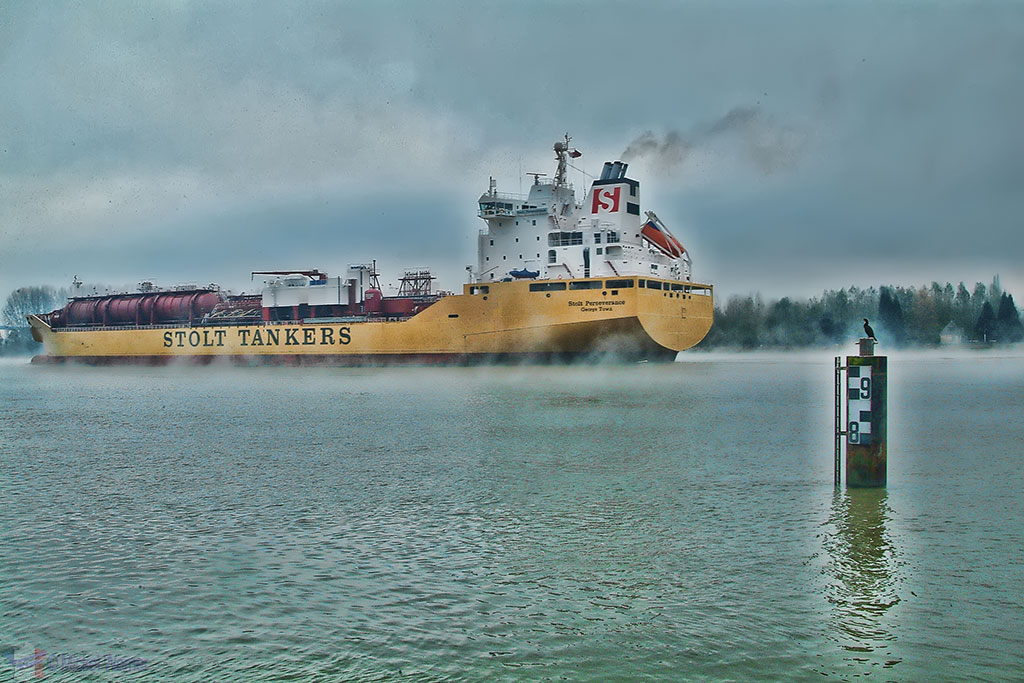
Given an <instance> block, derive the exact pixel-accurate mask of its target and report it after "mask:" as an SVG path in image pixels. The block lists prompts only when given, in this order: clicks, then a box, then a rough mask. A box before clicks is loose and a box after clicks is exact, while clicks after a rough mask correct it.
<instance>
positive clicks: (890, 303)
mask: <svg viewBox="0 0 1024 683" xmlns="http://www.w3.org/2000/svg"><path fill="white" fill-rule="evenodd" d="M878 318H879V320H881V322H882V327H883V329H884V330H885V331H886V332H888V333H889V335H890V336H891V337H892V341H893V343H894V344H895V345H896V346H903V344H904V343H906V341H907V326H906V323H905V322H904V320H903V307H902V306H900V302H899V299H897V298H896V297H894V296H893V292H892V289H891V288H889V287H882V293H881V294H880V295H879V297H878Z"/></svg>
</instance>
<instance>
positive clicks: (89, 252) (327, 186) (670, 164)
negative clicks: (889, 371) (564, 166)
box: [0, 0, 1024, 303]
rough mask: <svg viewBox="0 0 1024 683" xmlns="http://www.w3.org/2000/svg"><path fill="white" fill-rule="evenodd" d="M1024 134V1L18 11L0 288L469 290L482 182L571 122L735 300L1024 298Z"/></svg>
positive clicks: (5, 25) (4, 32) (0, 196)
mask: <svg viewBox="0 0 1024 683" xmlns="http://www.w3.org/2000/svg"><path fill="white" fill-rule="evenodd" d="M1022 126H1024V3H994V2H989V3H975V2H955V3H950V2H921V3H912V2H900V3H892V2H859V1H858V2H853V1H851V2H846V3H831V2H821V1H820V0H813V1H807V2H787V3H757V4H755V3H737V2H718V1H716V2H706V3H696V2H639V3H622V2H615V3H611V2H579V3H571V2H563V3H557V2H515V3H509V2H504V3H497V2H485V3H481V2H469V1H467V2H454V3H452V2H429V3H420V2H416V3H414V2H407V3H397V2H396V3H388V2H373V3H370V2H362V3H341V2H323V3H320V2H287V3H251V2H246V3H231V2H214V3H208V2H189V1H187V0H179V1H175V2H166V3H158V2H145V3H139V2H124V3H116V2H89V3H71V2H66V3H56V2H54V3H46V2H34V1H24V2H17V1H12V0H8V1H7V2H3V3H0V296H6V293H7V292H8V291H10V290H11V289H14V288H15V287H18V286H21V285H29V284H54V285H63V284H68V283H70V281H71V279H72V277H73V276H74V275H78V276H79V277H80V278H82V279H84V280H86V281H88V282H105V283H109V284H113V285H122V284H130V283H136V282H138V281H139V280H140V279H146V278H155V279H156V280H157V281H158V282H159V283H160V284H164V285H172V284H177V283H182V282H196V283H201V284H205V283H208V282H220V283H222V284H224V285H225V286H229V287H233V288H235V289H236V290H237V289H242V288H245V287H247V286H250V285H249V271H250V270H254V269H278V268H299V267H319V268H323V269H327V270H329V271H331V272H337V271H339V270H341V269H343V268H344V266H345V265H346V264H348V263H354V262H361V261H367V260H370V259H373V258H376V259H377V260H378V263H379V265H380V266H381V268H382V269H383V271H384V276H385V277H384V281H385V282H393V281H395V279H396V276H397V275H398V273H399V271H400V270H401V269H402V268H404V267H411V266H430V267H432V268H434V270H435V272H437V273H438V274H440V275H441V276H442V280H441V285H442V286H443V287H445V288H450V289H457V288H458V287H459V286H460V285H461V283H462V281H463V277H464V275H465V271H464V267H465V265H466V264H469V263H474V262H475V245H476V242H475V235H476V232H477V231H478V230H479V229H480V228H481V227H482V226H483V223H482V221H480V219H478V218H477V217H476V215H475V208H476V206H475V202H476V198H477V197H478V196H479V194H480V193H481V192H483V191H485V190H486V189H487V178H488V176H489V175H493V176H495V177H496V178H497V179H498V183H499V185H498V186H499V190H501V189H504V190H506V191H511V192H516V191H519V189H520V187H521V181H520V172H523V173H525V172H527V171H541V172H548V173H551V172H553V166H554V159H553V155H552V153H551V145H552V143H554V142H555V141H556V140H557V139H559V138H560V136H561V135H562V134H564V133H565V132H566V131H568V132H569V133H570V134H571V135H572V136H573V143H574V145H576V146H577V147H579V149H580V150H581V151H582V152H583V157H581V158H580V159H578V160H577V162H576V163H577V165H578V166H580V168H582V169H584V170H586V171H588V172H589V173H591V174H597V173H598V172H599V171H600V168H601V164H602V162H603V161H605V160H607V159H613V158H620V157H622V156H623V155H624V154H625V156H627V157H628V159H629V161H630V163H631V166H630V174H629V175H630V176H631V177H634V178H636V179H637V180H639V181H640V182H641V193H642V196H641V200H642V203H643V208H644V209H651V210H654V211H656V212H657V213H658V215H659V216H660V217H661V218H662V220H663V221H664V222H665V223H667V224H668V225H669V226H670V227H671V228H672V229H673V230H674V231H675V232H676V233H677V235H678V236H679V237H680V238H681V240H682V241H683V243H684V245H686V246H687V247H688V249H689V250H690V252H691V254H692V255H693V260H694V270H695V279H698V280H704V281H710V282H712V283H713V284H715V285H716V287H717V288H718V292H719V294H720V295H723V296H725V295H729V294H740V293H747V292H752V291H761V292H763V293H764V294H766V295H768V296H772V297H774V296H782V295H787V294H788V295H796V296H810V295H814V294H817V293H820V291H821V290H822V289H825V288H838V287H842V286H848V285H851V284H856V285H859V286H869V285H873V284H874V285H877V284H884V283H896V284H906V285H910V284H921V283H924V282H930V281H931V280H940V281H946V280H952V281H954V282H958V281H960V280H965V281H967V283H968V285H969V286H970V285H971V284H972V283H973V282H974V281H976V280H983V281H985V282H988V281H989V280H990V279H991V277H992V275H993V274H996V273H999V274H1000V275H1001V277H1002V280H1003V284H1004V286H1005V287H1006V288H1008V289H1009V290H1010V291H1012V292H1015V293H1017V296H1018V298H1022V297H1024V268H1022V261H1024V131H1022ZM583 179H584V176H582V174H580V173H579V172H576V171H573V172H572V173H571V174H570V180H572V181H573V182H574V183H576V185H577V187H578V188H579V187H580V186H581V183H582V182H583ZM525 182H528V181H523V184H525ZM1022 303H1024V302H1022Z"/></svg>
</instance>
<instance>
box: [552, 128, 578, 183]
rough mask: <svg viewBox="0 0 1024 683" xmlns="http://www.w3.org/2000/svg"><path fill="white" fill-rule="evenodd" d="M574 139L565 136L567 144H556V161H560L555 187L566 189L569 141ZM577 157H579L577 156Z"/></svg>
mask: <svg viewBox="0 0 1024 683" xmlns="http://www.w3.org/2000/svg"><path fill="white" fill-rule="evenodd" d="M570 140H572V138H570V137H569V134H568V133H566V134H565V142H562V141H559V142H556V143H555V159H557V160H558V169H557V170H556V171H555V187H565V168H566V166H567V165H568V163H569V141H570ZM575 156H578V154H577V155H575Z"/></svg>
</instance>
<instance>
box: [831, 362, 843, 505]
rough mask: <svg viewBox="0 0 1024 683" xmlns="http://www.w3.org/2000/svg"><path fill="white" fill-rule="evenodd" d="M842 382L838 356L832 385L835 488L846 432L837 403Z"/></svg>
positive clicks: (839, 405)
mask: <svg viewBox="0 0 1024 683" xmlns="http://www.w3.org/2000/svg"><path fill="white" fill-rule="evenodd" d="M842 382H843V366H842V365H840V364H839V356H836V372H835V377H834V382H833V384H834V385H835V399H836V424H835V446H836V454H835V463H834V464H833V472H832V478H833V483H834V484H835V486H836V488H838V487H839V472H840V469H841V468H840V463H841V462H842V457H843V456H842V451H843V441H842V438H843V435H844V434H846V432H844V431H843V415H842V410H843V409H842V404H841V403H840V401H839V397H840V396H841V393H840V392H841V390H842Z"/></svg>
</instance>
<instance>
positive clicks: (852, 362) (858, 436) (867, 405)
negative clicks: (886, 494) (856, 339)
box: [836, 339, 888, 488]
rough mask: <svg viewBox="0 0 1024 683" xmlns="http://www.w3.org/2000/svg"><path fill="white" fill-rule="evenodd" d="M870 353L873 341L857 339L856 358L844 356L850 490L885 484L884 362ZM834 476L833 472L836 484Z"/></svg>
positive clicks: (847, 476) (880, 357)
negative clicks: (858, 340) (857, 354)
mask: <svg viewBox="0 0 1024 683" xmlns="http://www.w3.org/2000/svg"><path fill="white" fill-rule="evenodd" d="M874 351H875V341H874V340H873V339H861V340H860V355H859V356H847V357H846V379H847V381H846V430H845V434H846V485H847V486H852V487H865V488H866V487H882V486H885V485H886V437H887V431H888V420H887V415H886V414H887V412H888V405H887V403H888V398H887V393H888V372H887V371H888V367H887V360H888V359H887V358H886V357H885V356H876V355H874ZM836 368H837V370H836V371H837V372H839V359H838V358H837V359H836ZM837 400H838V399H837ZM837 414H838V408H837ZM838 434H839V430H838V429H837V444H838ZM837 453H838V446H837ZM837 463H838V460H837ZM837 467H838V464H837ZM838 476H839V475H838V470H837V474H836V481H837V482H838Z"/></svg>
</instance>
